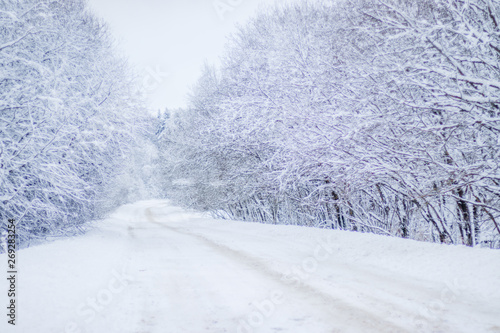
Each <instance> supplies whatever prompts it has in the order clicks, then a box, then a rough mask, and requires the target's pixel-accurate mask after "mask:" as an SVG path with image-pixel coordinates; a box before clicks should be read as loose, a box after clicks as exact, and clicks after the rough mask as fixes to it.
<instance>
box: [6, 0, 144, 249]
mask: <svg viewBox="0 0 500 333" xmlns="http://www.w3.org/2000/svg"><path fill="white" fill-rule="evenodd" d="M132 78H133V76H132V75H131V72H130V70H129V69H128V67H127V65H126V62H125V61H124V60H123V59H121V58H120V57H118V56H117V55H116V52H115V51H114V45H113V41H112V38H111V37H110V33H109V32H108V30H107V28H106V26H105V24H104V23H102V22H100V21H99V20H98V19H96V18H95V17H94V16H93V15H92V14H91V13H90V12H89V10H88V8H87V5H86V2H85V1H82V0H69V1H67V0H64V1H39V0H22V1H13V0H12V1H11V0H1V1H0V202H1V205H0V221H1V224H0V226H2V228H1V229H2V231H3V232H4V233H5V228H6V224H7V219H14V220H15V221H16V235H17V237H18V241H19V243H20V244H21V245H22V246H29V244H30V243H31V242H33V241H40V240H41V241H43V240H45V239H46V238H47V237H50V236H63V235H73V234H77V233H81V232H83V231H84V230H85V226H86V223H87V222H88V221H90V220H92V219H97V218H99V217H101V216H103V214H105V213H107V212H109V211H110V210H111V209H114V208H116V207H117V206H118V205H120V204H122V203H126V202H127V201H128V200H131V199H132V198H134V195H132V194H131V193H128V191H129V188H130V189H132V188H133V182H130V181H128V180H127V179H126V178H127V177H130V176H127V175H132V174H133V173H134V170H139V168H137V167H136V166H135V164H134V161H133V158H132V156H136V155H137V153H138V150H139V147H140V146H141V145H146V144H147V140H146V139H145V137H146V133H147V132H148V130H147V129H148V119H147V117H146V116H144V114H145V112H143V111H144V106H143V103H142V102H141V98H140V96H137V94H136V92H135V89H136V88H135V86H134V82H133V79H132ZM146 148H147V146H146V147H145V146H143V147H142V148H141V149H142V150H145V149H146ZM137 158H139V159H140V156H139V157H137ZM137 158H136V159H137Z"/></svg>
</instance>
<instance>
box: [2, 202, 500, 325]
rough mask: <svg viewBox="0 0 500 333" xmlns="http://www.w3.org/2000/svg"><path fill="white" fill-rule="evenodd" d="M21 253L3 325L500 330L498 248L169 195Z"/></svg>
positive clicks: (5, 287)
mask: <svg viewBox="0 0 500 333" xmlns="http://www.w3.org/2000/svg"><path fill="white" fill-rule="evenodd" d="M18 259H19V263H18V267H20V268H19V284H18V287H17V288H18V291H19V298H18V304H19V308H18V317H17V325H16V326H15V327H13V326H11V325H8V324H7V320H6V319H5V315H2V317H4V320H2V322H1V323H0V332H7V333H8V332H23V333H25V332H26V333H31V332H38V333H59V332H61V333H62V332H89V333H90V332H106V333H110V332H111V333H113V332H117V333H128V332H130V333H170V332H172V333H177V332H189V333H197V332H214V333H215V332H234V333H238V332H241V333H243V332H245V333H247V332H248V333H249V332H293V333H301V332H304V333H323V332H325V333H326V332H329V333H330V332H500V252H499V251H492V250H485V249H471V248H465V247H457V246H441V245H438V244H429V243H419V242H415V241H410V240H403V239H396V238H389V237H382V236H376V235H371V234H360V233H351V232H342V231H335V230H321V229H313V228H304V227H294V226H274V225H263V224H257V223H244V222H235V221H218V220H213V219H210V218H208V217H206V216H203V215H202V214H197V213H191V212H187V211H185V210H183V209H180V208H178V207H174V206H172V205H170V204H169V202H168V201H159V200H157V201H144V202H139V203H136V204H132V205H126V206H123V207H121V208H120V209H119V210H117V211H116V212H115V213H114V214H113V215H112V216H111V217H110V218H109V219H107V220H105V221H101V222H100V224H99V225H98V226H97V227H96V228H95V229H94V230H92V231H91V232H89V233H88V234H86V235H85V236H82V237H76V238H71V239H66V240H58V241H56V242H53V243H50V244H44V245H41V246H37V247H32V248H29V249H25V250H22V251H20V252H18ZM0 260H1V261H2V266H1V267H4V266H5V264H6V257H5V255H1V256H0ZM4 268H5V267H4ZM3 271H4V272H5V271H6V269H4V270H3ZM2 280H5V279H2ZM0 288H1V289H0V290H2V295H3V294H5V293H4V292H3V290H5V291H6V290H7V285H6V282H5V281H2V283H1V284H0ZM0 300H2V298H1V297H0ZM2 302H3V303H4V304H6V301H2ZM2 308H4V309H5V306H2ZM5 312H6V311H5Z"/></svg>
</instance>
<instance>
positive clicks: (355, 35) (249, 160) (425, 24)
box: [0, 0, 500, 249]
mask: <svg viewBox="0 0 500 333" xmlns="http://www.w3.org/2000/svg"><path fill="white" fill-rule="evenodd" d="M0 22H1V23H0V36H1V37H0V38H1V39H0V87H1V88H0V110H1V111H0V182H1V184H0V200H1V201H2V205H1V206H0V220H1V222H0V223H2V225H1V226H2V229H5V223H6V221H7V219H10V218H14V219H16V221H17V232H18V236H19V237H20V241H21V243H22V244H23V246H29V245H30V244H32V243H33V242H40V241H44V240H45V239H47V238H48V237H53V236H63V235H73V234H77V233H81V232H84V231H85V230H86V228H87V224H86V222H88V221H90V220H96V219H99V218H101V217H103V216H105V215H106V214H107V213H109V212H111V211H112V210H113V209H115V208H116V207H118V206H119V205H122V204H124V203H127V202H133V201H136V200H140V199H144V198H151V197H165V198H169V199H170V200H172V201H173V202H174V203H175V204H178V205H181V206H184V207H189V208H193V209H196V210H202V211H207V212H210V213H211V214H212V215H214V216H215V217H219V218H227V219H236V220H245V221H257V222H264V223H273V224H291V225H303V226H310V227H319V228H334V229H342V230H350V231H357V232H370V233H376V234H381V235H387V236H395V237H402V238H410V239H415V240H420V241H429V242H438V243H445V244H463V245H467V246H481V247H488V248H495V249H498V248H500V135H499V134H500V27H499V24H500V1H498V0H470V1H461V0H418V1H417V0H384V1H382V0H352V1H351V0H345V1H344V0H340V1H323V2H321V3H316V2H315V3H312V2H311V3H303V4H300V5H287V6H279V7H273V8H269V9H266V10H261V11H260V13H259V14H257V15H256V16H254V18H253V19H252V20H251V21H249V22H248V23H247V24H246V25H244V26H242V27H241V28H240V29H239V32H238V33H237V34H234V35H233V36H230V37H229V38H228V42H227V47H226V51H225V53H224V54H223V55H222V58H221V65H220V66H218V67H213V66H210V65H207V66H206V67H205V69H204V71H203V74H202V76H201V77H200V79H199V81H198V82H197V84H196V85H195V87H194V88H193V90H192V94H191V96H190V106H189V107H187V108H186V109H182V110H165V112H161V113H159V114H158V117H156V118H155V117H150V116H148V115H147V112H146V107H145V104H144V101H143V99H142V97H141V91H140V88H137V87H138V85H137V82H136V81H135V80H134V74H133V73H132V72H131V71H130V70H129V68H128V66H127V64H126V61H124V60H123V59H121V58H120V57H117V56H116V52H115V50H114V42H113V40H112V39H111V37H110V35H109V33H108V31H107V28H106V25H105V24H103V23H102V22H100V21H99V20H98V19H96V18H95V17H94V16H93V15H92V14H91V13H90V12H89V11H88V9H87V5H86V3H85V1H84V0H70V1H37V0H22V1H10V0H7V1H2V0H0Z"/></svg>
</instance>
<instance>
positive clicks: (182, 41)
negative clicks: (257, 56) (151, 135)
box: [88, 0, 283, 112]
mask: <svg viewBox="0 0 500 333" xmlns="http://www.w3.org/2000/svg"><path fill="white" fill-rule="evenodd" d="M88 1H89V4H90V6H91V8H92V9H93V11H94V13H95V14H97V16H99V17H101V18H102V19H104V20H105V21H106V22H107V23H108V24H109V26H110V28H111V32H112V34H113V35H114V36H115V38H116V39H117V40H118V41H119V43H120V49H121V50H122V51H123V52H124V53H125V55H126V57H127V58H128V59H129V61H130V63H131V64H132V65H133V66H134V67H135V68H136V70H137V71H138V72H139V73H140V75H141V77H142V82H143V83H142V85H143V86H144V91H145V92H147V96H148V100H149V104H150V106H151V108H152V111H153V112H155V111H156V110H158V109H162V110H163V109H165V107H168V108H177V107H183V106H185V105H186V95H187V94H188V92H189V89H190V87H191V86H192V85H193V84H194V83H195V82H196V80H197V79H198V77H199V75H200V70H201V68H202V66H203V64H204V62H205V61H208V62H209V63H211V64H214V63H217V61H218V58H219V57H220V56H221V55H222V54H223V50H224V44H225V41H226V38H227V36H228V35H229V34H230V33H232V32H235V31H236V29H235V25H236V24H238V23H240V24H244V23H245V22H246V21H247V20H248V18H250V17H251V16H252V15H253V14H254V13H255V11H256V10H257V9H258V8H259V7H261V6H263V5H268V4H272V3H273V2H274V1H273V0H267V1H266V0H88ZM276 1H279V2H280V3H281V2H283V0H276ZM216 4H218V5H219V6H220V7H219V8H221V9H219V11H218V10H216V8H215V5H216ZM224 8H225V10H223V9H224Z"/></svg>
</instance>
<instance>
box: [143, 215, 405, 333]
mask: <svg viewBox="0 0 500 333" xmlns="http://www.w3.org/2000/svg"><path fill="white" fill-rule="evenodd" d="M152 208H153V207H149V208H146V209H145V215H146V218H147V220H148V221H149V222H150V223H153V224H156V225H158V226H161V227H162V228H165V229H167V230H170V231H172V232H175V233H179V234H182V235H185V236H189V237H193V238H196V239H197V240H198V241H199V242H200V243H202V244H204V245H205V246H207V247H209V248H211V249H212V250H214V251H216V252H218V253H220V254H221V255H223V256H225V257H227V258H229V259H231V260H233V261H235V262H237V263H238V264H242V265H245V266H247V267H250V268H252V269H253V270H255V271H258V272H260V273H261V274H262V275H264V276H265V277H267V278H270V279H272V280H273V281H274V282H275V283H277V284H279V285H281V286H284V289H286V290H288V291H289V292H290V293H291V294H295V295H297V294H299V299H300V298H302V299H303V300H307V301H309V302H308V303H309V304H314V306H315V307H319V308H320V310H321V311H322V312H327V314H328V315H329V317H331V318H332V324H334V325H335V324H338V322H337V321H336V320H335V319H341V320H342V321H343V322H348V323H349V324H350V325H352V326H356V325H359V324H361V325H363V328H364V329H366V331H380V332H387V333H389V332H408V330H407V329H405V328H403V327H401V326H399V325H397V324H395V323H393V322H390V321H387V320H384V319H382V318H380V316H378V315H377V314H375V313H373V312H371V311H368V310H366V309H362V308H360V307H357V306H356V305H353V304H350V303H349V302H348V301H346V300H343V299H341V298H337V297H335V296H333V295H331V294H328V293H325V292H324V291H323V290H321V289H319V288H316V287H314V286H312V285H310V284H308V283H306V282H305V281H303V283H300V284H298V285H291V284H287V283H285V282H284V281H283V280H282V278H283V273H282V272H278V271H276V270H273V269H272V268H271V267H269V265H268V264H266V263H265V262H264V261H262V260H260V259H258V258H255V257H252V256H250V255H248V254H247V253H244V252H242V251H238V250H234V249H232V248H230V247H228V246H225V245H223V244H220V243H216V242H214V241H213V240H210V239H208V238H207V237H205V236H203V235H199V234H195V233H192V232H188V231H186V230H182V229H181V228H176V227H172V226H169V225H166V224H165V223H161V222H158V221H157V220H156V219H155V218H154V214H153V212H152V210H151V209H152ZM378 301H380V300H378ZM409 315H410V314H409Z"/></svg>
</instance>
